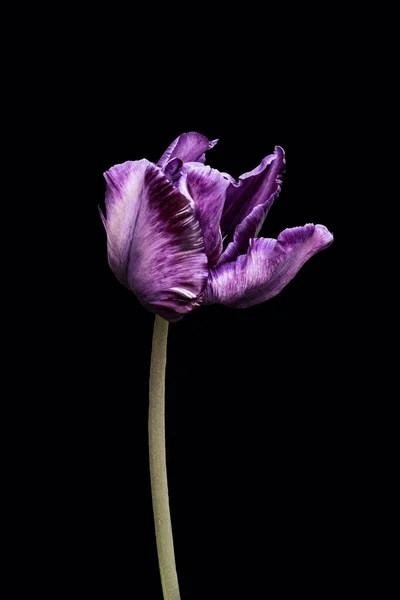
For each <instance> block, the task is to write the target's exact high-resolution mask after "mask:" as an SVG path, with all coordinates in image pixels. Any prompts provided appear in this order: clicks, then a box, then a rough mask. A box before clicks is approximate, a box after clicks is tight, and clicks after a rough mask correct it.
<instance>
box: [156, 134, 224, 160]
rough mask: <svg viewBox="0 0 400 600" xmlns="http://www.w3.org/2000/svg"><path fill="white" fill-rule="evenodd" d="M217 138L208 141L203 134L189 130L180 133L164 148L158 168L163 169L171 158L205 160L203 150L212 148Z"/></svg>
mask: <svg viewBox="0 0 400 600" xmlns="http://www.w3.org/2000/svg"><path fill="white" fill-rule="evenodd" d="M217 142H218V140H213V141H211V142H210V141H209V140H208V138H206V136H205V135H201V133H196V132H195V131H190V132H189V133H182V135H180V136H179V137H177V138H176V140H174V141H173V142H172V144H171V145H170V146H168V148H167V149H166V151H165V152H164V154H163V155H162V157H161V158H160V160H159V161H158V163H157V166H159V167H160V169H164V168H165V167H166V165H167V163H168V162H169V161H170V160H172V159H173V158H180V159H181V161H182V162H184V163H185V162H201V163H204V162H205V160H206V157H205V152H206V151H207V150H210V148H213V147H214V146H215V144H216V143H217Z"/></svg>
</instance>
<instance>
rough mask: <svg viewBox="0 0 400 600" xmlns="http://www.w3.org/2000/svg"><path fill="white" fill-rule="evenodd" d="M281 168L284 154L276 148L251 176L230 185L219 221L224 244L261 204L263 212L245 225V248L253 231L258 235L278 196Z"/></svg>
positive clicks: (243, 234) (241, 234)
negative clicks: (247, 228) (224, 240)
mask: <svg viewBox="0 0 400 600" xmlns="http://www.w3.org/2000/svg"><path fill="white" fill-rule="evenodd" d="M284 165H285V153H284V151H283V149H282V148H281V147H280V146H276V147H275V152H274V154H270V155H269V156H266V157H265V158H264V159H263V160H262V162H261V163H260V164H259V165H258V167H256V168H255V169H254V170H253V171H251V172H250V173H244V174H243V175H241V176H240V177H239V182H238V183H236V182H234V183H231V185H230V186H229V188H228V190H227V192H226V201H225V206H224V211H223V214H222V220H221V229H222V234H223V235H224V236H225V237H226V242H227V243H229V242H231V241H232V237H233V234H234V231H235V229H236V227H237V226H238V225H240V224H241V223H242V222H243V221H244V220H245V218H246V217H247V216H248V215H250V214H251V213H252V211H253V209H254V208H255V207H256V206H258V205H260V204H261V205H262V206H263V207H264V208H263V210H260V211H258V212H257V213H253V217H252V219H251V220H250V221H249V222H247V225H249V235H248V237H247V240H246V245H247V242H248V240H249V239H250V237H251V236H252V235H253V234H252V232H253V231H256V234H255V235H257V234H258V232H259V231H260V229H261V226H262V224H263V222H264V219H265V217H266V216H267V213H268V211H269V209H270V208H271V206H272V204H273V202H274V200H275V198H276V197H277V196H278V195H279V192H280V189H281V187H280V184H281V183H282V180H281V174H282V171H283V168H284ZM247 225H246V226H245V228H244V229H243V230H242V232H241V233H240V236H241V237H243V236H246V235H247V232H246V227H247ZM224 262H225V261H224Z"/></svg>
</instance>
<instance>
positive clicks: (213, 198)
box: [178, 163, 229, 267]
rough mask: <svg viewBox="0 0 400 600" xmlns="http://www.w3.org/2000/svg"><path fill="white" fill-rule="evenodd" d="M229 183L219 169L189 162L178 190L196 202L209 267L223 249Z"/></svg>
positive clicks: (183, 170) (196, 211) (185, 166)
mask: <svg viewBox="0 0 400 600" xmlns="http://www.w3.org/2000/svg"><path fill="white" fill-rule="evenodd" d="M228 185H229V181H228V180H227V179H226V178H225V177H224V176H223V175H222V174H221V173H220V172H219V171H217V170H216V169H211V167H205V166H204V165H201V164H200V163H186V164H185V165H184V166H183V169H182V177H181V178H180V180H179V184H178V189H179V190H180V191H181V192H182V193H183V194H184V195H185V196H186V197H188V198H190V199H192V200H193V202H194V209H195V213H196V217H197V219H198V221H199V223H200V227H201V230H202V232H203V238H204V248H205V252H206V254H207V256H208V265H209V267H211V266H214V265H215V263H216V262H217V260H218V258H219V256H220V254H221V252H222V236H221V229H220V221H221V214H222V208H223V206H224V202H225V192H226V188H227V187H228Z"/></svg>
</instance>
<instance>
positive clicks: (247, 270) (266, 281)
mask: <svg viewBox="0 0 400 600" xmlns="http://www.w3.org/2000/svg"><path fill="white" fill-rule="evenodd" d="M332 240H333V236H332V234H331V233H330V232H329V231H328V230H327V229H326V227H324V226H323V225H312V224H309V225H305V226H304V227H294V228H293V229H285V231H283V232H282V233H281V234H280V235H279V237H278V239H277V240H273V239H265V238H260V239H252V240H250V244H249V249H248V252H247V254H246V255H242V256H239V258H238V259H237V260H236V262H230V263H225V264H224V265H221V266H219V267H216V268H215V269H213V270H212V271H211V272H210V276H209V281H208V284H207V288H206V291H205V293H204V296H203V303H204V304H212V303H219V304H227V305H228V306H232V307H234V308H247V307H248V306H253V305H254V304H260V303H261V302H264V301H265V300H269V298H272V297H273V296H276V294H278V293H279V292H280V291H281V290H282V288H284V287H285V285H287V284H288V283H289V281H290V280H291V279H293V277H294V276H295V275H296V273H297V272H298V271H299V269H300V268H301V267H302V266H303V265H304V263H305V262H306V261H307V260H308V259H309V258H311V256H313V255H314V254H316V253H317V252H319V251H320V250H323V249H324V248H326V247H327V246H329V245H330V244H331V242H332Z"/></svg>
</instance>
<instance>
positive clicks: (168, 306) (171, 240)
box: [105, 159, 208, 321]
mask: <svg viewBox="0 0 400 600" xmlns="http://www.w3.org/2000/svg"><path fill="white" fill-rule="evenodd" d="M105 178H106V181H107V191H106V208H107V221H106V229H107V242H108V259H109V263H110V267H111V269H112V270H113V271H114V273H115V275H116V276H117V278H118V279H119V280H120V281H121V283H123V284H124V285H126V286H127V287H129V288H130V289H131V290H132V291H133V292H134V293H135V294H136V295H137V296H138V298H139V300H140V301H141V302H142V304H143V305H144V306H146V308H148V309H149V310H152V311H153V312H156V313H158V314H160V315H161V316H163V317H164V318H165V319H167V320H169V321H176V320H179V319H180V318H181V317H182V316H183V314H185V313H187V312H189V311H190V310H192V309H193V308H194V307H195V306H197V305H198V297H199V295H200V294H201V292H202V290H203V289H204V286H205V284H206V281H207V272H208V271H207V257H206V255H205V252H204V243H203V237H202V233H201V229H200V226H199V223H198V221H197V219H196V217H195V214H194V210H193V208H192V206H191V204H190V202H189V201H188V199H187V198H185V196H184V195H183V194H181V193H180V192H179V191H178V190H177V189H176V188H174V187H173V186H172V184H171V183H170V182H169V181H168V179H167V178H166V177H165V176H164V174H163V173H162V172H161V170H160V169H159V168H158V167H156V166H155V165H154V164H152V163H150V162H149V161H147V160H145V159H143V160H140V161H134V162H128V163H124V164H122V165H116V166H115V167H112V169H110V170H109V171H107V173H105Z"/></svg>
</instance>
